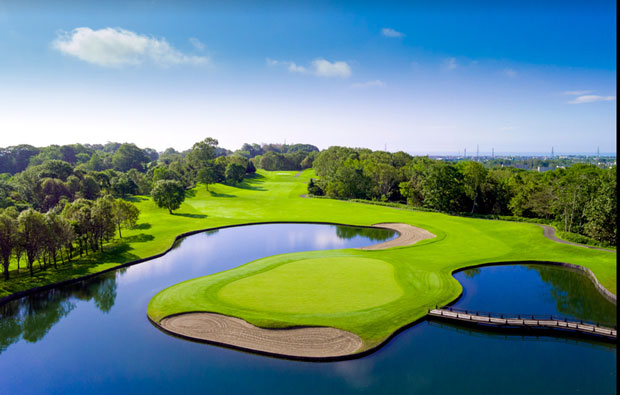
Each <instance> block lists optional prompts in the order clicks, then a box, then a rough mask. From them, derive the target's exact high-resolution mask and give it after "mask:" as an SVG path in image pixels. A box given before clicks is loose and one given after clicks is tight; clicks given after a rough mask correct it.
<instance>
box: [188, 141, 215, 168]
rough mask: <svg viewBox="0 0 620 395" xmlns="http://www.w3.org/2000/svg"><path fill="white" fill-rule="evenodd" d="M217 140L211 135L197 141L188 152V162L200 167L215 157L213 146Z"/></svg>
mask: <svg viewBox="0 0 620 395" xmlns="http://www.w3.org/2000/svg"><path fill="white" fill-rule="evenodd" d="M218 144H219V142H218V141H217V140H216V139H214V138H211V137H207V138H206V139H204V140H202V141H199V142H197V143H196V144H194V146H193V147H192V150H191V151H190V153H189V154H188V159H189V161H190V163H191V164H192V165H193V166H194V167H195V168H196V169H201V168H202V167H203V166H205V165H206V163H207V161H209V160H211V159H214V158H215V148H216V147H217V145H218Z"/></svg>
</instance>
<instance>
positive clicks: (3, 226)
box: [0, 210, 19, 280]
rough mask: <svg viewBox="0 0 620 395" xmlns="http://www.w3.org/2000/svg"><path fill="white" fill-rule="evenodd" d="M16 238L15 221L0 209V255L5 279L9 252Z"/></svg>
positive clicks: (9, 258) (9, 256) (7, 275)
mask: <svg viewBox="0 0 620 395" xmlns="http://www.w3.org/2000/svg"><path fill="white" fill-rule="evenodd" d="M18 240H19V239H18V233H17V221H16V220H15V218H13V217H12V216H11V215H9V214H7V213H5V212H4V210H0V256H1V257H2V268H3V269H4V279H5V280H8V279H9V266H10V263H11V253H12V252H13V250H14V248H15V245H16V244H17V242H18Z"/></svg>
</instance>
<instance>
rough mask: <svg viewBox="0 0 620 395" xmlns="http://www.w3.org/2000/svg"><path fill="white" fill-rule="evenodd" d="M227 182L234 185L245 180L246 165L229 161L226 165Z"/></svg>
mask: <svg viewBox="0 0 620 395" xmlns="http://www.w3.org/2000/svg"><path fill="white" fill-rule="evenodd" d="M224 175H225V177H226V182H227V183H229V184H232V185H235V184H237V183H240V182H241V181H243V177H244V176H245V167H244V166H242V165H240V164H238V163H229V164H228V165H227V166H226V172H225V173H224Z"/></svg>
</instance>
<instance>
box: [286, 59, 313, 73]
mask: <svg viewBox="0 0 620 395" xmlns="http://www.w3.org/2000/svg"><path fill="white" fill-rule="evenodd" d="M288 71H290V72H291V73H305V72H307V71H308V70H306V68H305V67H304V66H298V65H297V64H295V62H289V63H288Z"/></svg>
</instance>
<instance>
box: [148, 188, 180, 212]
mask: <svg viewBox="0 0 620 395" xmlns="http://www.w3.org/2000/svg"><path fill="white" fill-rule="evenodd" d="M151 196H152V197H153V201H154V202H155V204H156V205H157V207H162V208H166V209H168V212H169V213H170V214H172V210H176V209H178V208H179V207H181V203H183V201H184V200H185V189H184V188H183V185H182V184H181V183H180V182H178V181H176V180H160V181H157V183H156V184H155V186H154V187H153V190H152V191H151Z"/></svg>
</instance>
